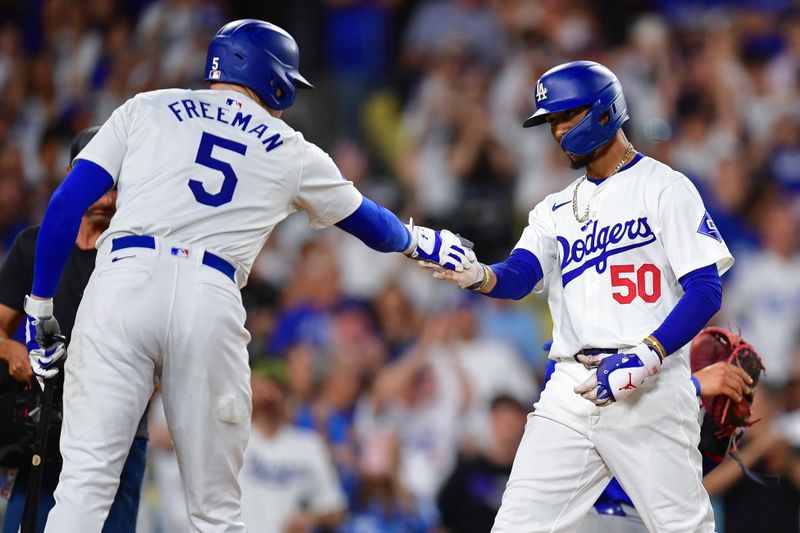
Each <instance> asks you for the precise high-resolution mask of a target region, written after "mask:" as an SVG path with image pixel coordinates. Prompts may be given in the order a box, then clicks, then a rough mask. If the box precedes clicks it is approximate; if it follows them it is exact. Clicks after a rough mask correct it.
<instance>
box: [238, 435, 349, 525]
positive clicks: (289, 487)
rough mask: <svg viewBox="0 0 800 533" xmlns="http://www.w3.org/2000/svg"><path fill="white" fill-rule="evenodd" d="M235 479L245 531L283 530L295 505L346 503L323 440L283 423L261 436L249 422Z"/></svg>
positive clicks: (337, 507)
mask: <svg viewBox="0 0 800 533" xmlns="http://www.w3.org/2000/svg"><path fill="white" fill-rule="evenodd" d="M239 480H240V482H241V485H242V519H243V521H244V523H245V525H246V526H247V530H248V531H253V532H258V531H264V532H267V531H275V532H279V531H284V528H285V526H286V521H287V520H288V519H289V518H291V517H292V516H293V515H295V514H297V513H299V512H300V511H303V510H306V511H310V512H311V513H313V514H322V513H333V512H337V511H345V510H346V508H347V501H346V499H345V495H344V492H342V489H341V487H340V486H339V479H338V476H337V474H336V467H335V466H334V465H333V461H332V460H331V457H330V454H329V453H328V450H327V449H326V447H325V443H324V442H323V440H322V439H321V438H320V436H319V435H317V434H316V433H314V432H311V431H305V430H301V429H298V428H295V427H290V426H285V427H283V428H281V429H280V431H278V433H276V434H275V435H273V436H272V437H270V438H266V437H264V436H263V435H261V434H260V433H259V432H258V430H257V429H255V428H254V429H253V431H252V433H251V434H250V443H249V444H248V446H247V450H246V452H245V459H244V467H243V468H242V471H241V472H240V474H239Z"/></svg>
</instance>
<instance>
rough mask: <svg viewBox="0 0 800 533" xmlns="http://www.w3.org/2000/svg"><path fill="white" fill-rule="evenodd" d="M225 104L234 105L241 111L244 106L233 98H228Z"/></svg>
mask: <svg viewBox="0 0 800 533" xmlns="http://www.w3.org/2000/svg"><path fill="white" fill-rule="evenodd" d="M225 103H226V104H228V105H232V106H234V107H235V108H237V109H241V108H242V106H243V105H244V104H242V103H241V102H240V101H239V100H234V99H233V98H228V99H227V100H225Z"/></svg>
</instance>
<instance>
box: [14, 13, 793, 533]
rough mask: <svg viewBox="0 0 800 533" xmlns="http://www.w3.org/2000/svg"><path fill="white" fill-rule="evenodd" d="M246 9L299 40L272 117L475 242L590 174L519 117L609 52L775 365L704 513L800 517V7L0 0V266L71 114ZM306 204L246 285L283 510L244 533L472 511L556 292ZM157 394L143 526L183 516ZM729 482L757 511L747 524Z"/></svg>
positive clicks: (60, 149) (507, 241)
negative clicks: (458, 282) (508, 298)
mask: <svg viewBox="0 0 800 533" xmlns="http://www.w3.org/2000/svg"><path fill="white" fill-rule="evenodd" d="M246 4H264V5H258V6H256V5H246ZM275 4H281V5H275ZM242 17H257V18H263V19H266V20H269V21H271V22H274V23H276V24H279V25H281V26H282V27H284V28H285V29H287V30H288V31H289V32H291V33H292V34H293V35H294V36H295V37H296V38H297V40H298V42H299V44H300V48H301V71H302V72H303V73H304V75H305V76H306V77H307V78H308V79H309V80H310V81H311V82H312V83H314V84H315V86H316V90H315V91H313V92H301V93H300V94H299V95H298V98H297V102H296V104H295V106H294V107H293V108H292V109H290V110H289V112H288V113H287V114H286V115H285V120H286V121H287V122H288V123H289V124H290V125H292V126H294V127H295V128H296V129H299V130H301V131H302V132H303V133H304V135H305V136H306V137H307V138H309V139H310V140H312V141H313V142H316V143H317V144H320V145H321V146H322V147H323V148H325V149H327V150H328V152H329V153H330V154H331V156H332V157H333V159H334V160H335V161H336V163H337V164H338V166H339V168H340V169H341V171H342V174H343V175H344V176H346V177H347V178H348V179H350V180H352V181H353V182H355V184H356V186H357V187H358V188H359V189H360V190H361V191H362V192H364V193H365V194H367V195H368V196H370V197H371V198H373V199H375V200H377V201H380V202H381V203H383V204H385V205H387V206H388V207H390V208H392V209H393V210H394V211H395V212H398V213H403V214H404V215H405V216H413V217H414V219H415V220H416V221H418V223H420V224H425V225H429V226H435V227H447V228H449V229H451V230H453V231H455V232H459V233H461V234H462V235H465V236H466V237H468V238H469V239H471V240H472V241H473V242H475V250H476V252H477V255H478V258H479V259H480V260H482V261H484V262H493V261H498V260H502V259H504V258H505V257H506V255H507V254H508V253H509V252H510V250H511V249H512V247H513V245H514V243H515V242H516V240H517V238H518V237H519V234H520V232H521V229H522V228H523V227H524V226H525V224H526V222H527V213H528V211H529V210H531V209H532V208H533V206H534V205H535V204H536V203H537V202H538V201H540V200H542V199H543V198H544V197H545V196H546V195H547V194H549V193H551V192H554V191H556V190H559V189H561V188H563V187H565V186H566V185H567V184H568V183H569V182H570V181H572V180H573V179H575V178H576V177H578V175H579V171H571V170H569V166H568V162H567V160H566V158H565V156H564V155H563V152H562V151H561V150H560V148H559V147H558V146H557V145H556V144H555V143H554V142H553V141H552V138H551V137H550V134H549V131H548V130H547V128H543V129H538V128H533V129H523V128H522V127H521V123H522V121H523V120H524V118H526V117H527V116H528V115H529V114H530V113H531V111H532V110H533V88H534V84H535V80H536V79H537V78H538V76H540V75H541V74H542V73H543V72H544V71H546V70H547V69H549V68H550V67H552V66H554V65H556V64H558V63H561V62H563V61H567V60H573V59H591V60H595V61H598V62H601V63H603V64H605V65H607V66H608V67H609V68H611V69H612V70H613V71H614V72H615V73H616V74H617V75H618V77H619V78H620V80H621V82H622V85H623V87H624V90H625V95H626V98H627V102H628V105H629V110H630V115H631V120H630V121H629V123H628V124H627V125H626V127H625V129H626V132H627V134H628V137H629V138H630V139H631V140H632V142H633V144H634V146H635V147H636V149H637V150H638V151H640V152H643V153H644V154H646V155H650V156H653V157H655V158H657V159H660V160H662V161H664V162H666V163H668V164H670V165H671V166H673V167H674V168H675V169H677V170H679V171H681V172H683V173H684V174H686V175H687V176H689V177H690V178H691V179H692V180H693V181H694V183H695V185H696V186H697V188H698V189H699V191H700V192H701V195H702V196H703V198H704V200H705V203H706V206H707V207H708V210H709V213H710V214H711V216H712V218H713V219H714V221H715V222H716V224H717V226H718V228H719V229H720V231H721V233H722V235H723V236H724V238H725V239H726V241H727V243H728V245H729V247H730V248H731V250H732V252H733V254H734V256H735V257H736V259H737V265H736V266H735V267H734V268H733V270H732V271H731V273H730V274H728V275H726V277H725V278H724V280H723V281H724V283H725V293H724V298H723V311H722V312H721V313H720V315H719V316H718V317H717V318H716V319H715V321H716V322H717V323H718V324H720V325H722V326H727V327H731V328H732V329H735V330H740V331H741V334H742V335H743V337H744V338H745V339H746V340H748V341H749V342H750V343H752V344H753V345H754V346H755V347H756V348H757V349H758V351H759V352H760V353H761V355H762V356H763V358H764V362H765V364H766V367H767V374H766V375H765V376H764V381H763V384H762V386H761V387H760V389H759V392H758V395H757V396H758V400H757V402H758V404H759V413H761V416H762V419H761V421H760V422H758V423H757V424H756V425H755V426H753V428H751V430H749V431H748V434H747V435H746V436H745V439H744V442H743V443H742V449H743V451H745V452H746V453H747V454H748V455H747V458H748V460H749V462H750V464H751V466H752V467H753V469H754V470H755V471H757V472H760V473H762V474H763V475H764V476H765V479H767V484H766V485H765V486H759V485H757V484H756V483H755V482H753V481H750V480H749V479H747V478H742V477H741V476H740V475H739V474H738V471H733V472H731V473H730V474H729V475H728V476H727V477H724V476H722V475H721V476H720V477H722V479H716V480H715V482H717V485H714V487H715V493H716V497H715V500H716V502H717V515H718V520H719V530H720V531H727V532H729V533H730V532H737V531H757V530H759V531H786V532H789V531H800V525H798V524H800V492H798V487H800V470H798V469H797V467H796V466H795V465H796V464H798V462H797V461H795V460H794V459H795V458H796V456H795V454H800V411H797V409H798V407H800V254H799V253H798V221H799V220H800V6H797V5H795V3H793V2H790V1H788V0H761V1H754V0H753V1H748V0H740V1H713V0H651V1H647V0H634V1H623V0H608V1H604V2H591V1H588V0H587V1H577V0H573V1H567V0H296V1H295V2H283V3H275V2H260V3H253V2H250V3H246V2H237V1H230V2H225V1H223V0H30V1H25V2H15V1H13V0H12V1H0V258H1V257H2V255H3V254H4V253H5V251H6V250H7V249H8V247H9V246H10V245H11V243H12V242H13V239H14V237H15V235H16V234H17V232H18V231H19V230H20V229H22V228H24V227H26V226H27V225H30V224H35V223H38V221H39V220H40V219H41V216H42V213H43V211H44V208H45V206H46V202H47V200H48V198H49V196H50V194H51V193H52V191H53V190H54V188H55V187H56V186H57V185H58V183H59V182H60V180H61V179H63V177H64V175H65V172H64V167H65V165H66V163H67V159H68V155H67V154H68V146H69V142H70V140H71V138H72V136H73V135H74V134H76V133H77V132H78V131H80V130H81V129H83V128H84V127H87V126H89V125H92V124H99V123H102V122H103V121H104V120H105V119H106V118H107V117H108V116H109V115H110V113H111V111H113V109H114V108H115V107H117V106H118V105H120V104H121V103H123V102H124V101H125V100H126V99H127V98H129V97H130V96H132V95H133V94H135V93H137V92H140V91H146V90H152V89H157V88H164V87H173V86H181V87H192V88H202V87H204V82H203V75H204V72H203V71H202V69H203V65H204V61H205V53H206V46H207V44H208V41H209V39H210V37H211V36H212V35H213V33H214V32H215V31H216V29H217V28H219V27H220V26H221V25H222V23H224V22H225V21H227V20H232V19H234V18H242ZM303 217H304V215H297V216H294V217H292V218H290V219H289V220H287V221H286V222H285V223H284V224H283V225H281V226H280V227H279V229H278V230H277V231H276V232H275V233H274V234H273V236H272V237H271V238H270V240H269V242H268V244H267V246H266V248H265V249H264V251H263V253H262V254H261V255H260V257H259V258H258V260H257V262H256V264H255V266H254V268H253V273H252V275H251V278H250V282H249V285H248V286H247V287H246V288H245V290H244V292H243V298H244V301H245V305H246V307H247V309H248V323H247V326H248V329H249V330H250V332H251V334H252V343H251V347H250V353H251V358H252V361H253V368H254V369H256V370H257V371H255V370H254V378H253V380H254V381H253V390H254V405H255V414H254V424H253V438H252V443H253V444H252V445H251V447H250V450H249V451H248V457H247V461H246V465H245V468H244V470H243V473H242V476H243V486H244V490H245V495H244V498H245V503H246V507H245V516H246V518H247V517H248V516H249V517H250V518H248V520H251V521H252V522H251V523H252V524H272V525H263V526H262V527H261V528H260V529H251V530H252V531H254V532H255V531H265V532H273V531H291V532H300V531H315V530H326V528H327V530H333V531H346V532H358V533H360V532H372V531H381V532H394V531H397V532H417V531H419V532H425V531H452V532H470V531H488V527H489V526H488V525H489V524H491V520H492V517H493V514H494V512H495V511H496V509H497V507H498V506H499V501H500V497H501V495H502V492H503V488H504V485H505V480H506V479H507V477H508V473H509V471H510V465H511V461H512V459H513V455H514V450H515V449H516V445H517V442H518V440H519V438H520V437H521V435H522V430H523V426H524V423H525V414H526V413H527V412H528V411H529V410H530V406H531V405H532V402H533V401H535V400H536V398H537V397H538V393H539V389H540V387H541V380H542V377H543V374H544V364H545V357H546V353H545V352H544V351H543V349H542V345H543V344H544V343H545V342H546V341H547V339H548V335H549V333H548V331H549V328H550V324H549V316H548V314H547V310H546V306H545V302H543V301H542V300H541V299H540V298H537V297H534V296H531V297H529V298H527V299H525V300H523V301H522V302H519V303H517V302H512V303H510V302H505V301H493V300H490V299H487V298H482V297H480V298H476V297H473V296H472V295H470V294H466V293H463V292H459V291H458V290H456V289H455V288H453V287H451V286H445V285H444V284H438V285H437V284H434V283H433V282H432V281H431V280H430V278H429V274H427V273H425V272H423V271H421V270H419V269H417V268H416V267H415V266H414V264H413V262H411V261H409V260H407V259H405V258H404V257H402V256H401V255H400V254H387V255H381V254H376V253H374V252H372V251H370V250H368V249H367V248H366V247H365V246H364V245H363V244H361V243H360V241H358V240H356V239H354V238H352V237H350V236H349V235H347V234H345V233H344V232H341V231H338V230H335V229H334V230H329V231H322V232H320V231H312V230H311V229H310V228H309V226H308V221H307V220H305V219H304V218H303ZM155 404H156V407H155V408H154V409H153V416H152V420H151V434H152V438H151V443H150V464H149V474H148V480H147V482H146V489H145V490H146V493H145V498H144V499H143V506H142V520H141V521H140V529H141V530H142V531H143V532H172V531H181V530H183V529H184V528H185V525H184V524H185V517H184V513H182V504H181V502H180V498H181V496H180V489H179V486H180V480H179V477H178V473H177V465H176V464H175V461H174V456H173V455H172V453H171V451H170V447H171V444H170V439H169V435H168V433H167V432H166V426H165V423H164V420H163V415H160V414H159V409H158V407H157V404H158V401H157V399H156V401H155ZM726 473H728V472H727V471H723V474H726ZM740 500H741V501H748V502H753V501H754V500H755V501H757V502H758V505H759V506H760V507H759V508H760V509H764V512H760V513H758V520H759V522H758V523H757V524H755V525H751V524H750V523H749V522H748V521H747V520H748V518H747V516H746V515H745V514H744V513H747V512H750V511H749V510H751V509H752V508H753V506H752V505H748V506H747V507H744V506H742V505H738V502H739V501H740ZM275 502H279V503H275ZM768 510H770V511H771V512H770V511H768ZM765 520H766V521H767V522H765ZM770 520H771V521H773V522H769V521H770ZM251 527H254V526H251Z"/></svg>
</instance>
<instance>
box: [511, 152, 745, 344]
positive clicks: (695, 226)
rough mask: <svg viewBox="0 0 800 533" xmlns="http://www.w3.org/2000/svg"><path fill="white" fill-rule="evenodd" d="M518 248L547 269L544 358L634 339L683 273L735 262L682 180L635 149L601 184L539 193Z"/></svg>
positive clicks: (679, 291) (659, 315) (664, 305)
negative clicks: (548, 325) (549, 342)
mask: <svg viewBox="0 0 800 533" xmlns="http://www.w3.org/2000/svg"><path fill="white" fill-rule="evenodd" d="M575 187H578V197H577V211H578V216H579V217H581V218H583V217H582V215H584V214H586V213H588V219H587V220H586V221H584V222H578V221H577V219H576V217H575V214H574V209H573V194H574V191H575ZM516 247H517V248H524V249H526V250H528V251H530V252H532V253H533V254H534V255H536V257H537V258H539V261H540V262H541V265H542V270H543V271H544V280H543V281H542V282H540V283H539V284H538V285H537V287H536V288H535V289H534V290H536V291H541V290H543V289H544V288H545V287H546V288H547V291H548V303H549V307H550V311H551V313H552V316H553V346H552V349H551V351H550V357H551V358H560V357H571V356H572V355H573V354H575V353H577V352H578V351H579V350H581V349H583V348H623V347H628V346H633V345H635V344H637V343H638V342H640V341H641V340H642V339H643V338H644V337H646V336H647V335H649V334H651V333H652V332H653V331H654V330H655V329H656V328H658V326H659V325H661V323H662V322H663V321H664V319H665V318H666V317H667V315H668V314H669V313H670V311H672V309H673V307H675V304H676V303H677V302H678V300H679V299H680V297H681V296H682V295H683V288H682V287H681V286H680V283H679V282H678V280H679V279H680V278H681V277H682V276H684V275H685V274H688V273H689V272H691V271H693V270H695V269H698V268H701V267H705V266H709V265H716V267H717V270H718V272H719V274H720V275H722V274H723V273H724V272H725V271H726V270H728V268H730V267H731V265H732V264H733V257H732V256H731V253H730V252H729V251H728V247H727V246H726V245H725V242H724V241H723V239H722V235H720V233H719V231H718V230H717V228H716V226H715V225H714V222H713V220H712V219H711V217H709V215H708V213H707V211H706V209H705V207H704V206H703V201H702V200H701V198H700V195H699V194H698V192H697V189H695V187H694V185H693V184H692V183H691V182H690V181H689V179H688V178H687V177H686V176H684V175H683V174H681V173H679V172H676V171H675V170H673V169H671V168H670V167H668V166H667V165H664V164H663V163H660V162H658V161H656V160H655V159H652V158H650V157H644V156H642V155H640V154H637V156H636V158H635V159H634V160H633V162H632V163H630V164H628V166H626V167H624V168H623V170H621V171H620V172H619V173H617V174H616V175H614V176H612V177H610V178H607V179H605V180H603V181H601V182H600V183H599V184H595V183H593V182H591V181H588V180H586V181H583V182H580V181H575V182H573V183H572V184H570V185H569V186H568V187H567V188H566V189H564V190H562V191H560V192H558V193H555V194H552V195H550V196H548V197H547V198H545V199H544V200H543V201H542V202H541V203H539V204H538V205H537V206H536V207H535V208H534V209H533V211H531V213H530V216H529V219H528V226H527V227H526V228H525V231H524V232H523V234H522V237H521V238H520V240H519V242H518V243H517V246H516Z"/></svg>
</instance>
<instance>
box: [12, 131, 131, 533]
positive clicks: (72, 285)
mask: <svg viewBox="0 0 800 533" xmlns="http://www.w3.org/2000/svg"><path fill="white" fill-rule="evenodd" d="M98 129H99V127H92V128H87V129H85V130H83V131H82V132H81V133H79V134H78V135H77V136H76V137H75V139H74V140H73V143H72V150H71V160H72V161H74V160H75V158H76V156H77V155H78V153H79V152H80V151H81V150H82V149H83V147H84V146H86V144H88V142H89V141H90V140H91V138H92V137H93V136H94V134H95V133H97V130H98ZM67 170H68V171H69V167H68V168H67ZM115 201H116V191H114V190H111V191H109V192H108V193H106V194H105V195H104V196H103V197H101V198H100V199H99V200H98V201H97V202H95V203H94V204H92V205H91V206H90V207H89V209H87V211H86V213H85V214H84V216H83V219H82V220H81V225H80V230H79V231H78V236H77V239H76V241H75V247H74V248H73V249H72V255H70V258H69V262H68V263H67V267H66V268H65V270H64V275H63V276H62V277H61V282H60V283H59V285H58V290H57V299H58V303H56V304H55V312H56V313H58V318H59V323H60V325H61V331H62V333H63V334H64V335H65V336H66V338H67V342H69V339H70V335H71V332H72V327H73V325H74V324H75V315H76V314H77V312H78V305H79V304H80V301H81V298H82V296H83V290H84V288H85V287H86V284H87V282H88V281H89V276H91V274H92V271H93V270H94V264H95V257H96V255H97V250H96V249H95V247H94V246H95V242H96V241H97V239H98V237H99V236H100V234H101V233H102V232H103V231H105V229H106V228H108V224H109V222H110V221H111V217H112V216H113V215H114V212H115ZM38 233H39V227H38V226H33V227H30V228H27V229H25V230H23V231H22V232H20V233H19V235H18V236H17V238H16V239H15V241H14V244H13V245H12V247H11V250H10V251H9V253H8V255H7V256H6V260H5V262H4V263H3V266H2V268H0V374H2V378H3V379H5V380H6V381H9V380H8V379H7V378H6V374H7V375H8V376H10V378H13V380H14V381H15V383H12V384H11V385H10V386H9V387H7V388H6V389H7V391H10V393H11V394H16V396H17V397H21V396H23V395H29V396H30V395H35V396H38V395H39V394H40V390H41V389H40V388H39V386H38V385H37V384H36V383H35V382H34V381H33V380H32V378H33V373H32V371H31V364H30V359H29V357H28V350H27V348H26V347H25V345H24V344H22V343H20V342H18V341H17V340H14V339H13V338H12V336H13V335H14V332H15V331H16V330H17V328H18V326H19V324H20V322H21V321H22V319H23V318H24V317H25V312H24V311H23V308H22V305H23V300H24V298H25V295H26V294H30V292H31V287H32V285H33V260H34V255H35V251H36V239H37V236H38ZM56 379H57V380H58V381H57V389H56V390H57V394H56V397H57V398H56V399H54V406H53V407H54V409H53V411H54V412H53V417H54V418H55V419H56V426H57V427H54V426H51V430H50V435H55V437H56V439H57V436H58V434H59V430H60V411H61V398H60V396H61V391H62V389H61V384H62V383H63V376H57V378H56ZM12 424H13V423H12V422H11V421H8V420H3V419H0V425H2V426H11V425H12ZM52 448H56V446H52ZM50 449H51V446H50V445H48V453H47V454H46V455H45V463H44V465H45V466H44V473H43V479H42V492H41V496H40V500H39V518H38V520H37V527H38V530H39V531H40V532H42V531H44V527H45V523H46V520H47V515H48V513H49V512H50V509H52V507H53V506H54V505H55V499H54V497H53V492H54V491H55V488H56V485H57V484H58V476H59V473H60V472H61V462H60V456H59V455H58V454H57V451H54V453H55V455H56V457H55V459H56V460H53V459H54V458H53V457H52V454H51V453H50ZM146 452H147V425H146V417H143V418H142V420H141V422H140V424H139V429H138V430H137V433H136V438H135V439H134V441H133V444H132V446H131V450H130V453H129V455H128V459H127V461H126V463H125V467H124V469H123V471H122V475H121V477H120V485H119V488H118V490H117V495H116V497H115V499H114V503H113V505H112V507H111V511H110V513H109V515H108V518H107V520H106V522H105V526H104V527H103V532H104V533H134V531H135V530H136V517H137V514H138V509H139V494H140V492H141V486H142V480H143V478H144V468H145V459H146ZM4 460H5V458H4V457H2V456H0V464H2V462H3V461H4ZM29 472H30V466H29V461H24V462H23V463H22V466H21V467H20V468H19V472H18V474H17V478H16V480H15V482H14V486H13V488H12V491H11V496H10V498H9V501H8V505H7V507H6V513H5V518H4V521H3V533H16V532H17V531H18V530H19V526H20V522H21V520H22V510H23V507H24V505H25V492H26V490H27V485H28V475H29Z"/></svg>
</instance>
